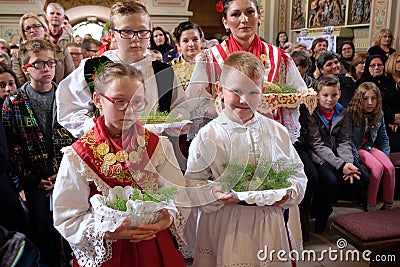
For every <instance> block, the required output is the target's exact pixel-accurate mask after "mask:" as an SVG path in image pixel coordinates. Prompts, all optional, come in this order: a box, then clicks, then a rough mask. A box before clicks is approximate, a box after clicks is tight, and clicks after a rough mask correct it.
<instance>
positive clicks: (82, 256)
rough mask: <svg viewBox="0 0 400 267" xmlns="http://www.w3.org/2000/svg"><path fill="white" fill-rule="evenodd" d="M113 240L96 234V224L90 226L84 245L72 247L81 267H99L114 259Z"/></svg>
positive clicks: (98, 233) (83, 240) (83, 241)
mask: <svg viewBox="0 0 400 267" xmlns="http://www.w3.org/2000/svg"><path fill="white" fill-rule="evenodd" d="M113 242H114V241H113V240H106V239H104V233H101V232H96V231H95V227H94V224H91V225H89V227H88V229H87V230H86V233H85V238H84V239H82V244H81V245H80V246H79V247H77V246H71V248H72V251H73V252H74V255H75V257H76V260H77V262H78V264H79V266H84V267H97V266H101V265H102V263H104V262H106V261H108V260H110V259H111V258H112V243H113Z"/></svg>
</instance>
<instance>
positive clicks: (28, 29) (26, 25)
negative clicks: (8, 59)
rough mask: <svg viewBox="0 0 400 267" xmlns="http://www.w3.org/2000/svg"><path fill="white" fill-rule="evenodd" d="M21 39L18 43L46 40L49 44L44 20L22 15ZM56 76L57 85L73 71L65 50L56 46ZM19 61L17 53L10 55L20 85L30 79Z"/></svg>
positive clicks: (20, 23)
mask: <svg viewBox="0 0 400 267" xmlns="http://www.w3.org/2000/svg"><path fill="white" fill-rule="evenodd" d="M19 26H20V32H21V39H20V43H21V44H23V43H25V42H26V41H28V40H34V39H39V40H47V41H49V42H50V36H49V34H48V32H49V30H48V27H47V24H46V23H45V22H44V19H43V18H41V17H39V16H38V15H36V14H33V13H27V14H25V15H23V16H22V17H21V19H20V21H19ZM56 59H57V65H56V74H55V77H54V82H55V83H57V84H58V83H59V82H60V81H61V80H62V79H64V78H65V77H67V76H68V74H70V73H71V72H72V71H73V70H74V69H75V66H74V62H73V60H72V57H71V55H70V53H69V51H68V50H67V49H62V48H60V47H59V46H58V48H57V51H56ZM21 67H22V64H21V59H20V56H19V52H15V53H14V54H13V55H12V70H13V71H14V72H15V74H16V75H17V77H18V80H19V83H20V84H21V85H22V84H24V83H25V82H27V81H29V80H30V78H29V77H28V76H27V75H26V74H25V73H24V72H23V71H22V69H21Z"/></svg>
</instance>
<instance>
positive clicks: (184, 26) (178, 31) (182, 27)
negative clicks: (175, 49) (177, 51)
mask: <svg viewBox="0 0 400 267" xmlns="http://www.w3.org/2000/svg"><path fill="white" fill-rule="evenodd" d="M187 30H197V31H198V32H199V35H200V39H203V37H204V33H203V30H202V29H201V27H200V26H199V25H197V24H196V23H194V22H191V21H184V22H181V23H179V25H178V26H176V28H175V29H174V36H175V38H176V42H177V43H178V44H179V42H180V40H181V36H182V33H183V32H184V31H187Z"/></svg>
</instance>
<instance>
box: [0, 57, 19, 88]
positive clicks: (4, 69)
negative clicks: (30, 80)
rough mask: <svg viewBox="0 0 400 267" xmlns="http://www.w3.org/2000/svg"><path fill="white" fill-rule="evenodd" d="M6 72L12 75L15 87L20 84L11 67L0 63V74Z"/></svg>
mask: <svg viewBox="0 0 400 267" xmlns="http://www.w3.org/2000/svg"><path fill="white" fill-rule="evenodd" d="M6 72H7V73H10V75H11V76H13V78H14V81H15V84H16V85H17V88H19V87H20V84H19V80H18V78H17V75H16V74H15V72H14V71H12V69H11V68H9V67H8V66H6V65H4V64H3V63H0V74H2V73H6Z"/></svg>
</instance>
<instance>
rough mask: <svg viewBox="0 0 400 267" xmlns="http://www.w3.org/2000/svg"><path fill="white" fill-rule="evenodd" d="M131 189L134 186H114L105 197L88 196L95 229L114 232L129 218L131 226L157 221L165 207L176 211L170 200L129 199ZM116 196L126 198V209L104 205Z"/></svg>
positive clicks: (173, 211) (132, 189) (97, 195)
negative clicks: (116, 208)
mask: <svg viewBox="0 0 400 267" xmlns="http://www.w3.org/2000/svg"><path fill="white" fill-rule="evenodd" d="M133 191H134V188H133V187H132V186H125V187H121V186H116V187H114V188H112V189H110V191H109V195H108V196H107V197H106V196H102V195H99V194H96V195H93V196H92V197H91V198H90V203H91V204H92V207H93V210H94V222H95V228H96V231H101V232H106V231H110V232H114V231H115V230H116V229H117V228H118V226H120V225H121V224H122V223H123V222H124V221H127V220H131V227H135V226H138V225H141V224H153V223H157V222H158V221H159V220H160V219H161V217H162V213H161V210H162V209H166V210H168V211H169V212H170V213H171V212H172V213H177V212H178V210H177V208H176V207H175V205H174V203H173V201H172V200H170V201H168V202H159V203H157V202H153V201H142V200H131V199H129V197H130V195H131V194H132V192H133ZM117 197H118V198H120V199H123V200H127V202H126V208H127V211H119V210H114V209H112V208H110V207H108V206H107V205H106V203H107V201H111V202H112V201H114V200H116V199H117Z"/></svg>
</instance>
